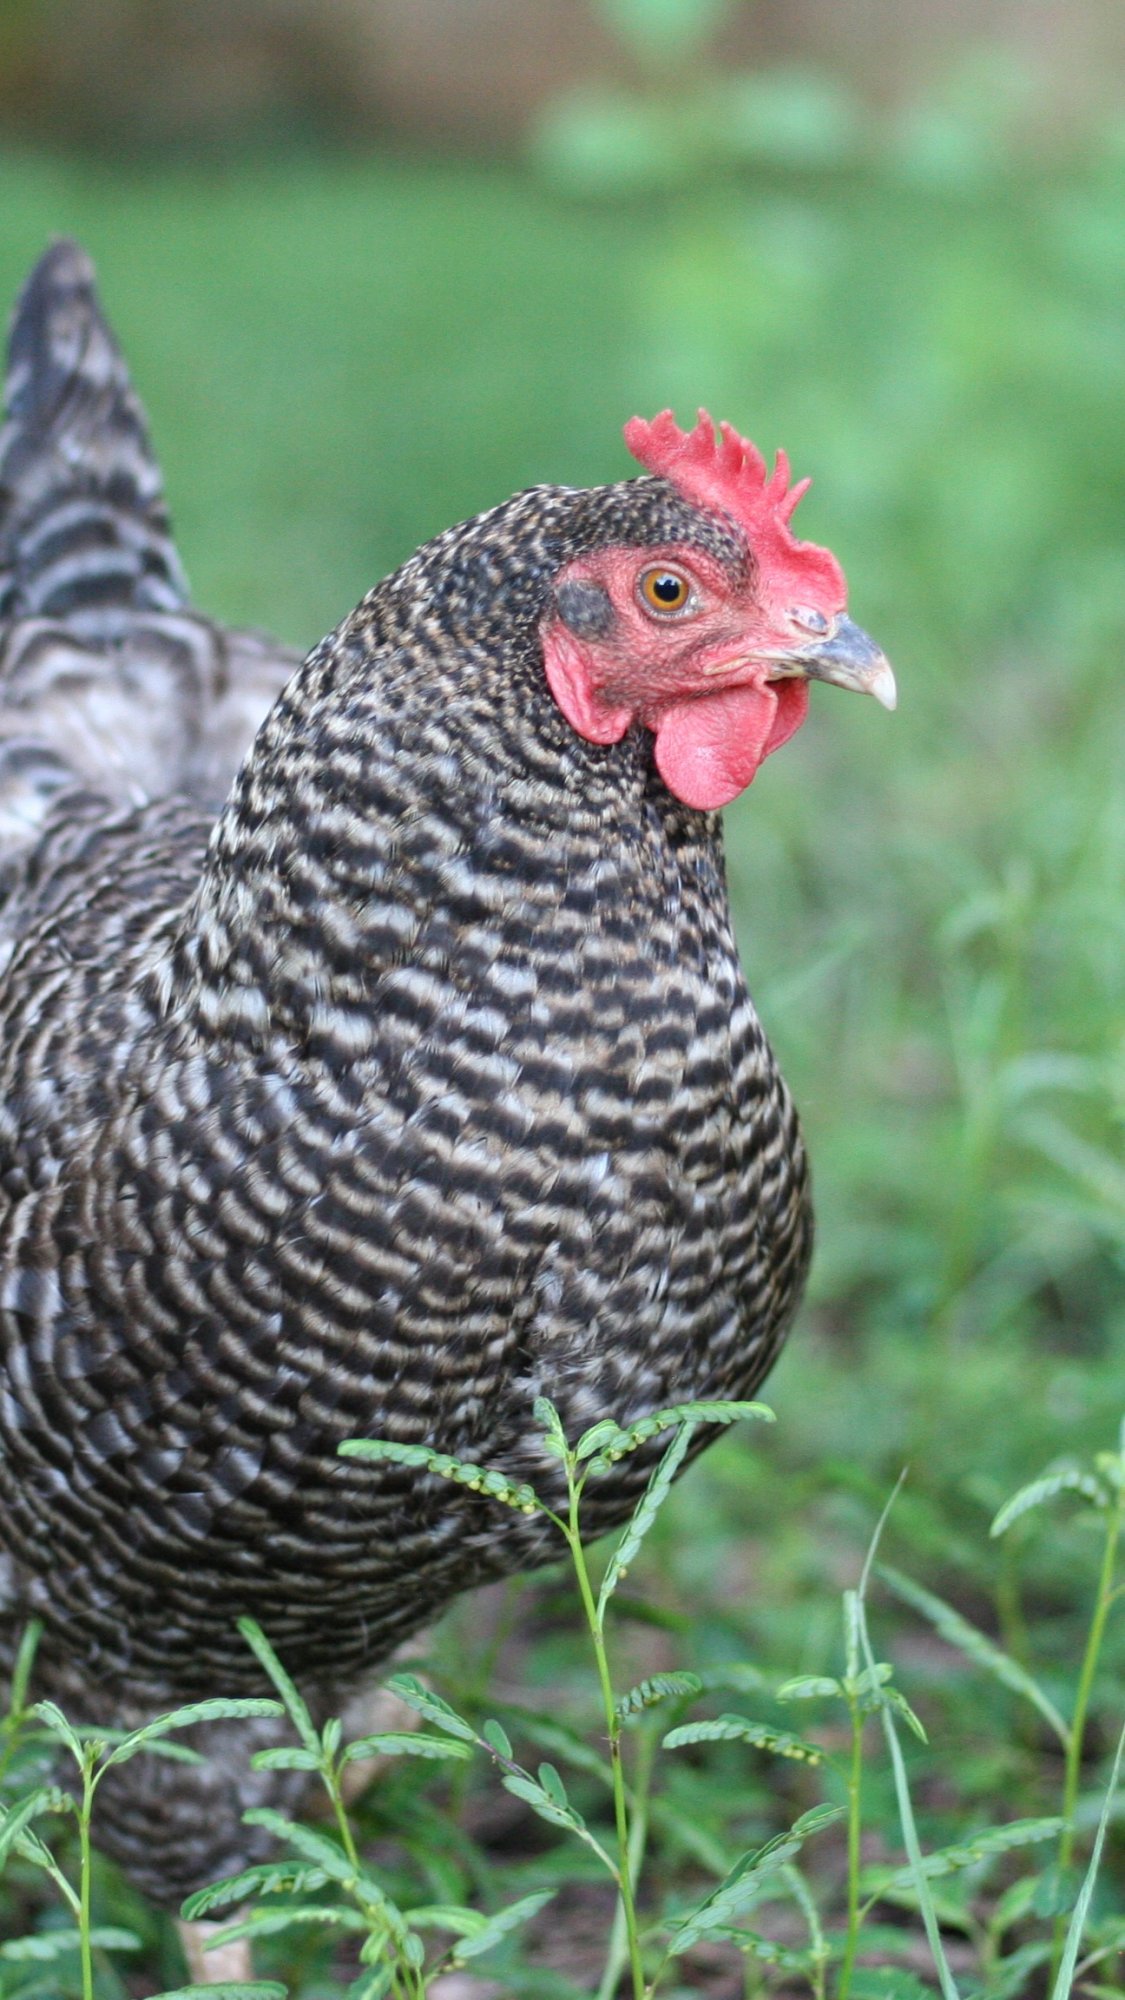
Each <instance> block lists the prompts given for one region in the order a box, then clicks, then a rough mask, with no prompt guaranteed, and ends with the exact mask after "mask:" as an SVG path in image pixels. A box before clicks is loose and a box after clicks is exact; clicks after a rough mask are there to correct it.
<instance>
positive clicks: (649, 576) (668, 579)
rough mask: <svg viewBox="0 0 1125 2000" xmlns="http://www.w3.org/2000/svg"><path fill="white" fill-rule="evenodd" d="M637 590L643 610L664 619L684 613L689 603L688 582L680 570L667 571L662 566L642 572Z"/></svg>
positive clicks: (689, 591) (689, 589)
mask: <svg viewBox="0 0 1125 2000" xmlns="http://www.w3.org/2000/svg"><path fill="white" fill-rule="evenodd" d="M637 590H638V592H639V594H640V599H641V603H642V604H643V605H644V606H645V608H646V609H647V610H649V611H656V612H659V613H660V614H661V615H663V616H664V617H667V616H668V615H669V614H673V615H674V614H675V613H676V612H677V611H685V610H686V609H687V606H688V605H689V604H690V602H691V582H690V580H689V579H688V578H687V577H686V576H685V575H684V573H683V571H682V570H678V569H668V568H667V567H666V566H665V565H664V564H659V565H658V566H657V567H656V568H654V569H646V570H643V571H642V572H641V575H640V576H639V577H638V579H637Z"/></svg>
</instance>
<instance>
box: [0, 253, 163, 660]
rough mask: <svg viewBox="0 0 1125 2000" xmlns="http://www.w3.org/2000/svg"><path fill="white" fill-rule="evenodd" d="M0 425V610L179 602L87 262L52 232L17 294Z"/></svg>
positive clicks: (86, 614)
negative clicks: (53, 238) (4, 412)
mask: <svg viewBox="0 0 1125 2000" xmlns="http://www.w3.org/2000/svg"><path fill="white" fill-rule="evenodd" d="M7 408H8V421H7V423H6V424H5V425H4V428H3V430H2V431H0V618H48V619H61V618H65V619H66V620H67V623H68V625H69V626H70V628H71V630H72V631H73V632H75V634H76V636H85V632H84V628H89V636H91V637H93V636H100V634H101V631H102V630H104V626H105V622H106V619H107V614H108V617H109V619H111V620H112V618H113V616H114V614H115V613H117V614H120V613H121V612H123V611H125V612H136V611H155V612H167V611H175V610H178V609H180V608H181V607H182V606H183V605H184V604H185V603H186V601H187V594H188V591H187V581H186V578H185V576H184V573H183V570H182V568H181V566H180V560H179V557H178V555H177V554H176V549H175V545H174V543H173V541H172V537H171V532H170V529H169V523H168V514H167V509H166V507H165V504H164V486H163V481H162V479H161V476H160V471H159V468H158V466H157V463H156V460H155V458H154V456H153V452H152V447H151V445H150V443H149V437H148V426H147V423H146V420H145V415H144V411H143V410H142V408H141V404H140V401H139V399H138V397H137V394H136V391H135V390H134V388H133V385H132V383H131V381H130V379H129V372H128V369H127V368H126V366H125V362H124V360H123V358H122V355H121V352H120V349H119V348H118V345H117V342H116V340H115V339H114V337H113V334H112V333H111V332H110V329H109V327H108V325H107V324H106V320H105V317H104V315H103V313H102V309H101V304H100V302H99V299H98V294H97V286H96V282H95V277H94V268H93V265H92V264H91V262H90V259H89V258H88V257H87V255H86V253H85V251H84V250H82V249H81V248H80V247H79V245H78V244H77V243H72V242H70V241H68V240H67V239H66V238H60V239H59V240H58V241H57V242H55V243H52V245H51V247H50V248H49V249H48V250H47V251H46V252H45V253H44V255H43V256H42V257H41V258H40V260H39V262H38V263H37V264H36V266H35V268H34V270H33V271H32V273H31V276H30V277H29V278H28V280H27V283H26V284H25V286H24V289H23V291H22V293H21V295H20V298H19V300H18V302H17V305H16V310H15V314H14V317H13V321H12V332H11V340H10V344H9V350H8V377H7Z"/></svg>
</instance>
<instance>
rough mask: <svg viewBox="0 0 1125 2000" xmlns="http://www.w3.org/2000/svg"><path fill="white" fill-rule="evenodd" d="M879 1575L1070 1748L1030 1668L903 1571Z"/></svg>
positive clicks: (1063, 1727) (1067, 1733)
mask: <svg viewBox="0 0 1125 2000" xmlns="http://www.w3.org/2000/svg"><path fill="white" fill-rule="evenodd" d="M1017 1498H1018V1495H1017ZM997 1518H999V1517H997ZM879 1575H880V1576H881V1577H882V1579H883V1582H884V1583H885V1584H887V1586H888V1587H889V1589H891V1590H893V1591H894V1594H895V1596H896V1597H901V1598H902V1599H903V1601H904V1603H906V1604H912V1605H913V1607H914V1609H915V1611H920V1612H921V1614H922V1616H923V1618H926V1619H928V1620H929V1623H930V1624H931V1625H932V1626H933V1628H934V1630H935V1632H938V1633H940V1635H941V1637H942V1638H943V1639H944V1640H945V1641H946V1643H947V1644H948V1645H950V1646H954V1647H956V1649H957V1651H958V1652H959V1653H964V1654H965V1655H966V1657H967V1658H968V1659H970V1660H973V1661H975V1663H976V1665H977V1666H978V1667H983V1668H984V1669H985V1671H986V1673H990V1674H992V1675H993V1676H994V1678H995V1679H996V1680H998V1681H1002V1682H1003V1684H1004V1686H1005V1687H1007V1688H1011V1690H1012V1692H1013V1694H1022V1695H1023V1696H1024V1698H1025V1699H1026V1700H1027V1701H1030V1702H1031V1703H1032V1704H1033V1705H1034V1706H1035V1707H1036V1708H1037V1709H1038V1710H1039V1713H1040V1715H1041V1716H1042V1717H1043V1720H1044V1722H1046V1723H1048V1724H1049V1725H1050V1727H1051V1728H1052V1729H1053V1730H1054V1732H1055V1735H1056V1736H1057V1737H1058V1739H1059V1742H1060V1743H1061V1744H1062V1746H1063V1749H1064V1750H1065V1749H1066V1747H1067V1745H1068V1743H1069V1742H1070V1730H1069V1728H1068V1727H1067V1724H1066V1723H1065V1722H1064V1720H1063V1718H1062V1716H1061V1715H1060V1714H1059V1711H1058V1709H1057V1708H1056V1707H1055V1705H1054V1703H1053V1701H1051V1700H1050V1699H1049V1697H1048V1696H1047V1695H1045V1694H1044V1692H1043V1690H1042V1688H1041V1687H1040V1686H1039V1684H1038V1682H1037V1681H1035V1680H1033V1679H1032V1677H1031V1675H1030V1674H1029V1673H1028V1672H1027V1669H1026V1668H1025V1667H1021V1666H1020V1664H1019V1661H1018V1660H1013V1659H1012V1657H1011V1655H1010V1654H1009V1653H1005V1652H1004V1651H1002V1649H1001V1648H1000V1647H999V1646H997V1645H995V1644H994V1642H993V1641H992V1640H991V1639H990V1638H988V1636H987V1635H986V1634H985V1633H984V1632H982V1631H981V1630H980V1629H979V1627H978V1626H976V1625H973V1624H970V1622H969V1620H968V1619H967V1618H963V1617H962V1615H961V1613H960V1612H959V1611H955V1610H954V1609H953V1606H952V1605H951V1604H947V1603H946V1602H945V1600H944V1598H941V1597H936V1596H935V1595H934V1593H933V1591H930V1590H924V1589H923V1587H922V1585H921V1584H919V1583H914V1582H913V1581H912V1579H911V1578H910V1577H908V1576H903V1575H902V1573H901V1571H899V1570H897V1569H891V1568H890V1567H889V1565H888V1564H886V1563H880V1564H879Z"/></svg>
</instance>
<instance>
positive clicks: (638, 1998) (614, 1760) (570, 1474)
mask: <svg viewBox="0 0 1125 2000" xmlns="http://www.w3.org/2000/svg"><path fill="white" fill-rule="evenodd" d="M567 1483H568V1485H569V1488H570V1515H569V1519H568V1520H567V1521H566V1522H560V1526H561V1527H562V1529H563V1533H564V1534H565V1536H566V1541H567V1546H568V1548H569V1549H570V1554H571V1559H572V1561H573V1563H574V1573H575V1576H576V1577H577V1579H578V1590H579V1594H580V1596H581V1598H582V1608H583V1610H584V1611H585V1613H586V1623H587V1625H588V1626H589V1628H590V1638H591V1640H592V1642H593V1647H594V1657H595V1659H596V1661H597V1667H598V1682H599V1685H600V1687H601V1691H602V1709H603V1712H604V1714H605V1726H606V1735H607V1737H608V1739H609V1761H610V1768H611V1770H612V1773H613V1816H614V1820H615V1822H616V1826H617V1857H618V1866H617V1869H616V1875H617V1887H618V1892H619V1894H620V1897H621V1911H622V1915H623V1917H624V1920H625V1936H626V1939H627V1941H628V1947H629V1966H630V1969H631V1972H632V1976H633V2000H645V1975H644V1962H643V1960H642V1957H641V1941H640V1937H639V1934H638V1931H637V1910H636V1904H635V1903H634V1900H633V1875H632V1862H631V1856H630V1841H629V1809H628V1803H627V1800H626V1797H625V1769H624V1765H623V1763H622V1759H621V1725H620V1723H619V1722H618V1719H617V1707H616V1704H615V1702H614V1699H613V1682H612V1679H611V1677H610V1671H609V1659H608V1657H607V1655H606V1648H605V1633H604V1631H603V1629H602V1621H601V1619H600V1618H599V1616H598V1606H597V1602H596V1600H595V1597H594V1592H593V1587H592V1585H591V1583H590V1572H589V1569H588V1567H587V1564H586V1552H585V1550H584V1549H583V1547H582V1536H581V1532H580V1530H579V1525H578V1502H579V1499H580V1497H581V1491H582V1488H581V1484H580V1482H579V1481H578V1480H576V1478H575V1476H574V1467H573V1465H572V1464H568V1466H567Z"/></svg>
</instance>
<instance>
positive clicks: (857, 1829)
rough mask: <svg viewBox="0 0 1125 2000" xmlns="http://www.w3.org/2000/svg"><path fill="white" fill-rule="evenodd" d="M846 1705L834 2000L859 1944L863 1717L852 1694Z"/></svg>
mask: <svg viewBox="0 0 1125 2000" xmlns="http://www.w3.org/2000/svg"><path fill="white" fill-rule="evenodd" d="M848 1708H849V1711H850V1713H851V1719H852V1754H851V1761H850V1764H849V1767H848V1928H847V1933H846V1937H845V1944H844V1958H843V1963H842V1965H841V1967H840V1984H839V1987H838V1989H837V2000H848V1995H849V1993H850V1992H851V1985H852V1971H853V1968H854V1966H855V1955H856V1949H857V1946H858V1944H859V1867H860V1834H861V1831H862V1824H863V1822H862V1817H861V1807H862V1800H863V1716H862V1714H861V1713H860V1707H859V1702H858V1701H857V1700H856V1698H855V1696H854V1695H852V1696H849V1699H848Z"/></svg>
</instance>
